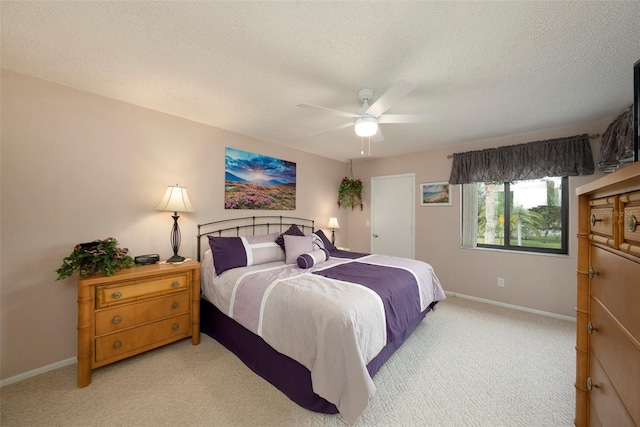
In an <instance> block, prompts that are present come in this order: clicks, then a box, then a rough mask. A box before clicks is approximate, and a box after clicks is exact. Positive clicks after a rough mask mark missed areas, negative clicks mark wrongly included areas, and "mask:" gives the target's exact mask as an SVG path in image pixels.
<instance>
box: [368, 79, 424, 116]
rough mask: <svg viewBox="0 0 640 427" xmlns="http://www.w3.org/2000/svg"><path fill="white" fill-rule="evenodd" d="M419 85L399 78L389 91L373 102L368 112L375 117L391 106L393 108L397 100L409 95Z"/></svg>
mask: <svg viewBox="0 0 640 427" xmlns="http://www.w3.org/2000/svg"><path fill="white" fill-rule="evenodd" d="M416 87H417V86H416V85H415V84H413V83H411V82H408V81H406V80H402V79H400V80H398V81H397V82H395V83H394V84H393V85H391V87H390V88H389V89H387V91H386V92H385V93H384V94H382V96H380V98H378V100H377V101H376V102H374V103H373V105H372V106H371V107H369V109H368V110H367V111H365V113H366V114H370V115H372V116H373V117H378V116H380V115H381V114H382V113H384V112H385V111H387V110H388V109H389V108H391V107H392V106H393V105H394V104H395V103H396V102H398V101H400V100H401V99H402V98H404V97H405V96H407V95H408V94H409V93H410V92H411V91H412V90H414V89H415V88H416Z"/></svg>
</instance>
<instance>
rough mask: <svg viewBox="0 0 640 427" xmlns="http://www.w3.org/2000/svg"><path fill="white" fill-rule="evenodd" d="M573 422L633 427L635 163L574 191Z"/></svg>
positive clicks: (638, 233) (637, 278)
mask: <svg viewBox="0 0 640 427" xmlns="http://www.w3.org/2000/svg"><path fill="white" fill-rule="evenodd" d="M576 192H577V194H578V271H577V273H578V281H577V285H578V298H577V307H576V314H577V316H576V320H577V322H576V327H577V330H576V356H577V359H576V362H577V363H576V419H575V424H576V425H577V426H600V425H602V426H616V427H622V426H640V227H639V226H638V224H637V222H638V219H640V163H635V164H633V165H629V166H626V167H624V168H622V169H620V170H618V171H617V172H614V173H612V174H611V175H607V176H605V177H603V178H601V179H599V180H596V181H594V182H592V183H590V184H587V185H585V186H582V187H580V188H578V189H577V190H576Z"/></svg>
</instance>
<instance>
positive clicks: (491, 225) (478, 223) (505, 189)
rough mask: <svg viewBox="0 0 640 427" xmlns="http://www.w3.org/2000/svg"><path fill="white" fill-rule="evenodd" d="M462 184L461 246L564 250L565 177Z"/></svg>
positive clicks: (521, 249) (566, 237)
mask: <svg viewBox="0 0 640 427" xmlns="http://www.w3.org/2000/svg"><path fill="white" fill-rule="evenodd" d="M464 187H467V188H463V245H464V246H466V247H484V248H495V249H508V250H518V251H529V252H545V253H557V254H566V253H568V250H567V246H568V218H569V212H568V211H569V191H568V187H569V186H568V178H567V177H564V178H542V179H533V180H523V181H512V182H503V183H477V184H465V185H464ZM465 234H467V235H466V236H465Z"/></svg>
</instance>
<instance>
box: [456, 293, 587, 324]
mask: <svg viewBox="0 0 640 427" xmlns="http://www.w3.org/2000/svg"><path fill="white" fill-rule="evenodd" d="M445 294H446V295H447V296H452V297H458V298H464V299H468V300H472V301H478V302H483V303H485V304H492V305H498V306H500V307H506V308H512V309H514V310H520V311H526V312H527V313H534V314H539V315H541V316H547V317H554V318H556V319H562V320H570V321H572V322H575V321H576V319H575V317H570V316H563V315H562V314H556V313H550V312H548V311H542V310H534V309H533V308H527V307H522V306H519V305H513V304H506V303H504V302H499V301H493V300H490V299H484V298H478V297H472V296H471V295H465V294H459V293H457V292H448V291H445Z"/></svg>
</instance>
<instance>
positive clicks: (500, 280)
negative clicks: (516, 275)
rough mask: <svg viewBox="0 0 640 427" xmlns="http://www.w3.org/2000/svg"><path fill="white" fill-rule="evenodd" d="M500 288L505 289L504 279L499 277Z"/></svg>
mask: <svg viewBox="0 0 640 427" xmlns="http://www.w3.org/2000/svg"><path fill="white" fill-rule="evenodd" d="M498 286H501V287H504V279H503V278H502V277H498Z"/></svg>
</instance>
